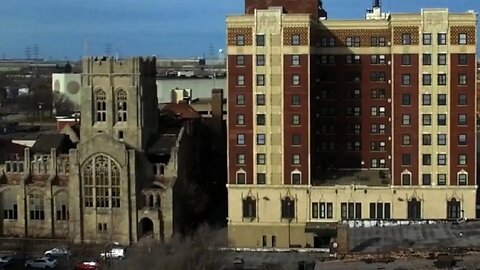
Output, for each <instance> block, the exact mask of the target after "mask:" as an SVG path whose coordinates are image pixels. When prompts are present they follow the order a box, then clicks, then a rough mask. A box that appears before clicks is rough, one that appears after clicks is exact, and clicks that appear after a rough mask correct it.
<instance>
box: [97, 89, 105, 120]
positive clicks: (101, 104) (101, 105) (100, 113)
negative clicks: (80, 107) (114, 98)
mask: <svg viewBox="0 0 480 270" xmlns="http://www.w3.org/2000/svg"><path fill="white" fill-rule="evenodd" d="M95 111H96V120H97V122H105V121H107V93H105V91H103V90H98V91H97V92H96V93H95Z"/></svg>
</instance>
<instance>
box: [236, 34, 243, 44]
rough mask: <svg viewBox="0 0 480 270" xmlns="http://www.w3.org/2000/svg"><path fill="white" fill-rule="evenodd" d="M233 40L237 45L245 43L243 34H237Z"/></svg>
mask: <svg viewBox="0 0 480 270" xmlns="http://www.w3.org/2000/svg"><path fill="white" fill-rule="evenodd" d="M235 42H236V45H237V46H244V45H245V36H244V35H237V36H236V41H235Z"/></svg>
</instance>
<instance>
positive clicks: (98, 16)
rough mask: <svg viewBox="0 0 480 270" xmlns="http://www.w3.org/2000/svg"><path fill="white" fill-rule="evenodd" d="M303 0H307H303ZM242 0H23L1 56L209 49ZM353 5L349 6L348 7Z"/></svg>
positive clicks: (4, 28)
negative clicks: (34, 51)
mask: <svg viewBox="0 0 480 270" xmlns="http://www.w3.org/2000/svg"><path fill="white" fill-rule="evenodd" d="M299 1H301V0H299ZM323 2H324V6H325V9H327V11H328V13H329V18H332V19H340V18H362V17H363V16H364V12H365V9H367V8H369V7H370V6H371V2H372V1H371V0H323ZM243 3H244V1H243V0H183V1H178V0H140V1H139V0H82V1H73V0H16V1H6V0H5V1H2V4H1V5H0V58H1V57H3V56H6V57H25V48H26V47H27V46H30V47H33V45H34V44H38V46H39V51H40V53H39V55H40V56H41V57H53V58H57V59H63V58H68V59H78V58H80V57H81V56H82V55H83V54H84V49H85V48H84V47H85V46H84V45H85V43H86V42H87V43H88V54H89V55H101V54H104V53H105V51H106V47H107V44H111V47H112V49H111V51H112V52H113V53H118V54H119V55H120V56H127V55H153V54H155V55H157V56H160V57H195V56H202V55H207V56H208V55H209V54H210V51H211V49H210V48H212V49H213V51H214V52H217V51H218V49H220V48H223V47H224V46H225V45H224V44H225V17H226V16H227V15H229V14H241V13H243V11H244V7H243V5H244V4H243ZM346 7H348V8H346ZM383 7H384V10H386V11H391V12H418V11H419V10H420V9H421V8H422V7H446V8H449V10H451V11H455V12H460V11H466V10H469V9H473V10H475V11H477V12H478V11H480V1H479V0H449V1H447V0H383Z"/></svg>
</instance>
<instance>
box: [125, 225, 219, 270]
mask: <svg viewBox="0 0 480 270" xmlns="http://www.w3.org/2000/svg"><path fill="white" fill-rule="evenodd" d="M225 245H226V232H225V230H224V229H214V228H211V227H210V226H208V225H202V226H200V227H199V228H198V230H197V231H196V232H195V233H194V234H192V235H190V236H174V237H173V238H172V240H171V242H170V243H168V244H158V243H153V244H151V245H149V244H147V245H141V246H139V247H138V248H136V249H135V248H134V250H132V253H133V254H131V255H129V256H131V257H130V258H129V260H128V263H127V269H139V270H150V269H152V270H153V269H158V270H167V269H192V270H216V269H218V267H217V266H216V263H217V262H218V261H219V259H220V258H221V256H222V255H223V253H222V252H221V251H218V248H219V247H224V246H225Z"/></svg>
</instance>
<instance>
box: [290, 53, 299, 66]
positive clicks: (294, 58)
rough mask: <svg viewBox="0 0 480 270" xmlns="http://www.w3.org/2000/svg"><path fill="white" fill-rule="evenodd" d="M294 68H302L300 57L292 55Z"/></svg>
mask: <svg viewBox="0 0 480 270" xmlns="http://www.w3.org/2000/svg"><path fill="white" fill-rule="evenodd" d="M292 66H300V55H298V54H294V55H292Z"/></svg>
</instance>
